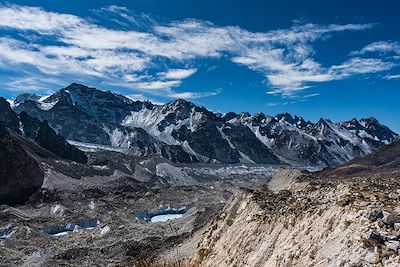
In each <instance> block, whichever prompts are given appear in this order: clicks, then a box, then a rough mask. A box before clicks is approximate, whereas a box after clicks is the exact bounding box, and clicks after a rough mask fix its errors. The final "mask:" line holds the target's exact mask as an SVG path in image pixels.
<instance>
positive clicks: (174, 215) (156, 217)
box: [150, 214, 183, 223]
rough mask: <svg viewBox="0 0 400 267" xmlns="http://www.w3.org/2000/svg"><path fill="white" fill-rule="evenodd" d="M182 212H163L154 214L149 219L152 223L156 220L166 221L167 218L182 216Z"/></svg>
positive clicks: (172, 218)
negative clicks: (162, 213)
mask: <svg viewBox="0 0 400 267" xmlns="http://www.w3.org/2000/svg"><path fill="white" fill-rule="evenodd" d="M182 217H183V214H164V215H156V216H153V217H151V219H150V221H151V222H152V223H156V222H166V221H169V220H174V219H179V218H182Z"/></svg>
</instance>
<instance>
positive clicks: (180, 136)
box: [13, 83, 399, 167]
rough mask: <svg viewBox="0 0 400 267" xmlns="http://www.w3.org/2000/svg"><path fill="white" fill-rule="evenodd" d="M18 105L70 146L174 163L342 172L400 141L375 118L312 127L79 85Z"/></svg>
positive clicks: (294, 119) (285, 117) (281, 117)
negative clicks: (338, 168) (133, 97)
mask: <svg viewBox="0 0 400 267" xmlns="http://www.w3.org/2000/svg"><path fill="white" fill-rule="evenodd" d="M17 99H18V101H15V102H14V103H13V110H14V111H15V112H16V113H18V114H20V113H21V112H23V111H25V112H27V113H28V114H29V115H30V116H32V117H35V118H37V119H39V120H41V121H43V120H47V121H48V123H49V125H50V126H51V127H52V128H53V129H54V130H55V131H56V132H57V133H59V134H61V135H63V136H64V137H65V138H66V139H68V140H73V141H78V142H86V143H94V144H99V145H110V146H114V147H123V148H130V149H132V150H135V151H137V153H138V154H140V155H149V154H160V155H162V156H163V157H165V158H167V159H169V160H171V161H173V162H221V163H240V162H243V163H263V164H290V165H306V166H318V167H326V166H337V165H340V164H342V163H344V162H347V161H350V160H352V159H354V158H356V157H361V156H365V155H367V154H369V153H371V152H372V151H375V150H376V149H378V148H380V147H382V146H383V145H385V144H388V143H391V142H393V141H395V140H397V139H399V135H398V134H397V133H395V132H393V131H392V130H390V129H389V128H388V127H386V126H384V125H381V124H380V123H379V121H378V120H376V119H375V118H366V119H360V120H357V119H353V120H350V121H346V122H338V123H334V122H332V121H330V120H328V119H320V120H319V121H318V122H316V123H312V122H310V121H306V120H304V119H303V118H301V117H298V116H297V115H295V116H292V115H291V114H289V113H282V114H277V115H276V116H269V115H265V114H264V113H256V114H254V115H251V114H249V113H246V112H243V113H241V114H236V113H233V112H229V113H226V114H224V115H222V114H219V113H214V112H212V111H209V110H208V109H207V108H205V107H200V106H197V105H195V104H193V103H192V102H189V101H186V100H182V99H178V100H175V101H172V102H169V103H166V104H163V105H154V104H152V103H151V102H148V101H133V100H131V99H129V98H127V97H125V96H122V95H118V94H114V93H112V92H110V91H101V90H98V89H96V88H90V87H87V86H84V85H81V84H77V83H73V84H71V85H70V86H67V87H65V88H63V89H61V90H59V91H57V92H56V93H54V94H52V95H51V96H48V97H42V98H40V99H38V98H37V96H33V95H32V96H29V95H26V94H25V95H24V97H18V98H17ZM143 130H144V131H143Z"/></svg>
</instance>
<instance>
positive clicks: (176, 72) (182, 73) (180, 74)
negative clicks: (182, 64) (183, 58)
mask: <svg viewBox="0 0 400 267" xmlns="http://www.w3.org/2000/svg"><path fill="white" fill-rule="evenodd" d="M196 71H197V69H171V70H168V71H167V72H164V73H161V75H160V76H161V77H163V78H164V79H171V80H183V79H186V78H188V77H190V76H192V75H193V74H195V73H196Z"/></svg>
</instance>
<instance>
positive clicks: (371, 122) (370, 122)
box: [360, 117, 400, 143]
mask: <svg viewBox="0 0 400 267" xmlns="http://www.w3.org/2000/svg"><path fill="white" fill-rule="evenodd" d="M360 124H361V125H362V126H363V127H364V129H365V131H366V132H367V133H368V134H370V135H372V136H373V138H374V139H376V140H381V141H384V142H385V143H391V142H393V141H394V140H396V139H399V137H400V136H399V135H398V134H397V133H395V132H393V131H392V130H390V129H389V127H387V126H385V125H382V124H380V123H379V121H378V120H377V119H375V118H373V117H370V118H366V119H361V120H360Z"/></svg>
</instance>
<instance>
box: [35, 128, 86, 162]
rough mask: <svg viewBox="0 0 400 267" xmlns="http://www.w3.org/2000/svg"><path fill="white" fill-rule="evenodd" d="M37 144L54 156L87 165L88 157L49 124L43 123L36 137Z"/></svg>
mask: <svg viewBox="0 0 400 267" xmlns="http://www.w3.org/2000/svg"><path fill="white" fill-rule="evenodd" d="M34 140H35V142H36V143H38V144H39V145H40V146H42V147H44V148H46V149H47V150H49V151H51V152H53V153H54V154H56V155H58V156H60V157H62V158H65V159H70V160H73V161H76V162H79V163H86V162H87V156H86V155H85V153H84V152H82V151H81V150H79V149H78V148H76V147H74V146H73V145H70V144H69V143H68V142H67V141H66V140H65V138H64V137H62V136H61V135H59V134H57V133H56V132H55V131H54V130H53V129H52V128H51V127H50V126H49V124H48V123H47V121H44V122H42V123H41V125H40V128H39V130H38V131H37V133H36V136H35V139H34Z"/></svg>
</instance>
